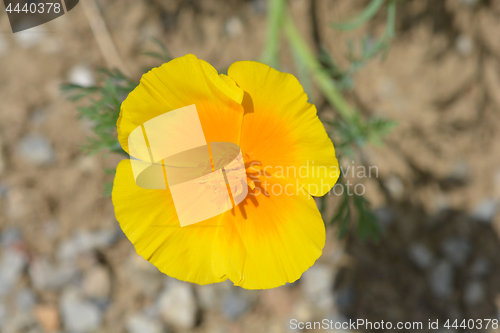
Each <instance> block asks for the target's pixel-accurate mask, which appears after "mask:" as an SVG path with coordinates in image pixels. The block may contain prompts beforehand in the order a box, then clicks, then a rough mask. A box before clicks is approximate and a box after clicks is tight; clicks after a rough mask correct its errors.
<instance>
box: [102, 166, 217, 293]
mask: <svg viewBox="0 0 500 333" xmlns="http://www.w3.org/2000/svg"><path fill="white" fill-rule="evenodd" d="M112 198H113V205H114V207H115V215H116V219H117V220H118V222H119V223H120V226H121V228H122V230H123V232H124V233H125V235H126V236H127V237H128V239H129V240H130V241H131V242H132V243H133V244H134V247H135V250H136V251H137V253H138V254H139V255H141V256H142V257H144V259H146V260H148V261H150V262H151V263H152V264H154V265H155V266H156V267H158V269H159V270H160V271H161V272H163V273H165V274H167V275H169V276H171V277H174V278H177V279H179V280H183V281H189V282H194V283H198V284H208V283H215V282H221V281H224V280H226V277H225V276H224V275H215V274H214V269H213V261H214V260H215V259H216V255H215V254H214V249H213V247H214V240H215V236H216V232H217V230H218V229H220V228H221V227H220V226H219V220H220V217H221V216H217V217H214V218H211V219H208V220H205V221H203V222H200V223H197V224H194V225H191V226H186V227H182V228H181V227H180V224H179V221H178V219H177V214H176V212H175V207H174V204H173V202H172V197H171V195H170V191H169V190H168V189H167V190H149V189H143V188H140V187H139V186H137V185H136V184H135V181H134V177H133V174H132V169H131V165H130V160H124V161H121V162H120V164H119V165H118V168H117V170H116V176H115V181H114V186H113V193H112ZM214 258H215V259H214ZM213 259H214V260H213Z"/></svg>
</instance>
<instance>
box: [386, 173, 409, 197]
mask: <svg viewBox="0 0 500 333" xmlns="http://www.w3.org/2000/svg"><path fill="white" fill-rule="evenodd" d="M385 186H386V187H387V190H388V191H389V193H390V194H391V196H392V197H393V198H394V199H396V200H401V199H402V198H403V195H404V192H405V187H404V184H403V181H402V180H401V178H399V177H397V176H394V175H393V176H391V177H389V179H388V180H387V181H386V182H385Z"/></svg>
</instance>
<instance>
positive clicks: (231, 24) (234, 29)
mask: <svg viewBox="0 0 500 333" xmlns="http://www.w3.org/2000/svg"><path fill="white" fill-rule="evenodd" d="M225 28H226V33H227V35H228V36H229V37H231V38H233V37H238V36H240V35H241V34H242V32H243V22H241V19H239V18H238V17H235V16H233V17H231V18H229V19H228V20H227V21H226V26H225Z"/></svg>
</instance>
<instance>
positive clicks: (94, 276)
mask: <svg viewBox="0 0 500 333" xmlns="http://www.w3.org/2000/svg"><path fill="white" fill-rule="evenodd" d="M83 291H84V292H85V295H86V296H87V297H88V298H90V299H95V300H107V299H108V298H109V295H110V293H111V277H110V275H109V271H108V269H106V267H104V266H102V265H95V266H94V267H91V268H90V269H88V270H87V271H85V273H84V275H83Z"/></svg>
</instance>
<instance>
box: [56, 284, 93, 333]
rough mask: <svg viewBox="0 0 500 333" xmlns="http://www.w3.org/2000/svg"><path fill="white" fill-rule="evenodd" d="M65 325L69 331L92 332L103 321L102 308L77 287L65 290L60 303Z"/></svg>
mask: <svg viewBox="0 0 500 333" xmlns="http://www.w3.org/2000/svg"><path fill="white" fill-rule="evenodd" d="M59 307H60V311H61V314H62V320H63V325H64V328H65V329H66V331H69V332H78V333H85V332H92V331H95V330H97V329H98V328H99V327H100V326H101V323H102V315H101V310H99V308H98V307H97V306H96V305H94V304H93V303H91V302H89V301H86V300H84V299H83V298H82V297H81V295H80V294H79V292H78V291H77V290H75V289H68V290H65V291H64V293H63V295H62V296H61V299H60V303H59Z"/></svg>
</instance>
